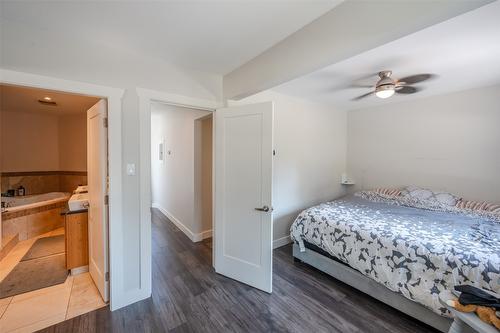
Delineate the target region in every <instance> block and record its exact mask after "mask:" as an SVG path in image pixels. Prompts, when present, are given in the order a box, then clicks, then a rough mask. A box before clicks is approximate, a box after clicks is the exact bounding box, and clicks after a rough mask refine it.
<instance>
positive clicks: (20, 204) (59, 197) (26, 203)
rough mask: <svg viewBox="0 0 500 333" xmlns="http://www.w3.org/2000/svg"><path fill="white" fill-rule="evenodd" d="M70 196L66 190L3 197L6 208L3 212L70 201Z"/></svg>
mask: <svg viewBox="0 0 500 333" xmlns="http://www.w3.org/2000/svg"><path fill="white" fill-rule="evenodd" d="M69 197H70V194H69V193H66V192H49V193H43V194H34V195H27V196H24V197H2V202H4V205H5V207H4V209H2V212H9V213H11V212H17V211H21V210H25V209H31V208H37V207H42V206H46V205H50V204H54V203H58V202H63V201H68V199H69Z"/></svg>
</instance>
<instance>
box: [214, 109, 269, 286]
mask: <svg viewBox="0 0 500 333" xmlns="http://www.w3.org/2000/svg"><path fill="white" fill-rule="evenodd" d="M272 159H273V103H272V102H266V103H260V104H252V105H244V106H236V107H229V108H224V109H218V110H217V111H216V112H215V223H214V228H215V238H214V244H215V270H216V272H217V273H220V274H222V275H225V276H228V277H230V278H233V279H235V280H238V281H240V282H243V283H246V284H248V285H250V286H253V287H256V288H258V289H261V290H264V291H266V292H269V293H270V292H271V291H272V255H273V254H272V253H273V247H272V235H273V218H272V172H273V160H272Z"/></svg>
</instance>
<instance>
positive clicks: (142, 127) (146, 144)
mask: <svg viewBox="0 0 500 333" xmlns="http://www.w3.org/2000/svg"><path fill="white" fill-rule="evenodd" d="M136 92H137V95H138V96H139V151H140V156H139V161H140V162H139V170H140V178H139V191H140V193H139V197H140V229H139V230H140V240H141V289H142V287H143V288H144V289H145V291H147V294H148V295H151V292H152V266H151V261H152V253H151V242H152V240H151V237H152V235H151V205H152V199H151V103H153V102H158V103H163V104H168V105H173V106H180V107H185V108H191V109H197V110H205V111H210V112H215V111H216V109H217V108H219V107H221V106H222V104H219V103H218V102H216V101H214V100H208V99H198V98H192V97H187V96H183V95H176V94H170V93H165V92H161V91H156V90H150V89H144V88H136ZM213 125H214V128H215V126H216V124H215V117H214V124H213ZM213 133H215V131H214V132H213ZM213 139H214V137H212V140H213ZM214 153H215V151H214ZM214 161H215V159H214ZM214 172H215V168H212V181H214V179H215V174H214ZM212 198H214V188H212ZM214 203H215V201H214V199H212V205H214ZM214 213H215V211H214V212H213V213H212V221H214V225H213V227H214V226H215V220H214ZM213 227H212V228H213ZM214 241H215V239H214ZM214 259H215V258H214ZM214 261H215V260H213V262H214Z"/></svg>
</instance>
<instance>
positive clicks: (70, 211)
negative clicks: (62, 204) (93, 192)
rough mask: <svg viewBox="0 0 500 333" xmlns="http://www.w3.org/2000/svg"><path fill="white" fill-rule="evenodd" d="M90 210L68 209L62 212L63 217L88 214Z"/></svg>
mask: <svg viewBox="0 0 500 333" xmlns="http://www.w3.org/2000/svg"><path fill="white" fill-rule="evenodd" d="M87 212H88V209H80V210H69V208H68V207H66V208H64V209H62V210H61V215H71V214H81V213H87Z"/></svg>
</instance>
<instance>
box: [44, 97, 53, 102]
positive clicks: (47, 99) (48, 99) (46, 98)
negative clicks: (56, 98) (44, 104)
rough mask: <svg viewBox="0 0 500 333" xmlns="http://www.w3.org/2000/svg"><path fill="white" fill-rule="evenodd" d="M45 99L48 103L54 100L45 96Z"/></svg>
mask: <svg viewBox="0 0 500 333" xmlns="http://www.w3.org/2000/svg"><path fill="white" fill-rule="evenodd" d="M43 99H44V100H46V101H51V100H52V98H50V97H49V96H45V97H44V98H43Z"/></svg>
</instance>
